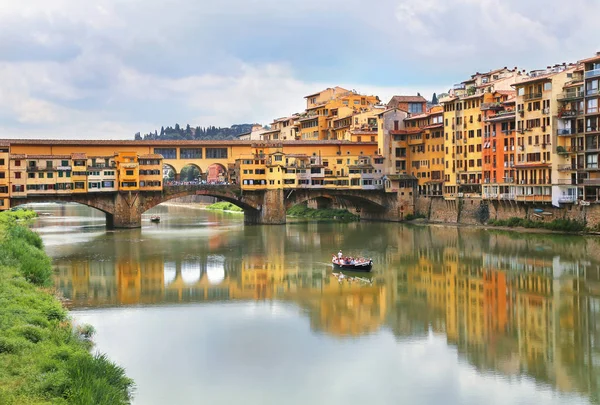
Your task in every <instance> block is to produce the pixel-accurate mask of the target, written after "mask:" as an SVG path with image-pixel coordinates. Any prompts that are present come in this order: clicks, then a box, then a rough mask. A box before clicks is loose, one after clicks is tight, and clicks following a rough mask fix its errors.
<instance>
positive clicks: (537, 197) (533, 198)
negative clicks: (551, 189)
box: [516, 194, 552, 202]
mask: <svg viewBox="0 0 600 405" xmlns="http://www.w3.org/2000/svg"><path fill="white" fill-rule="evenodd" d="M516 197H517V198H516V200H517V201H523V202H552V196H551V195H543V194H530V195H517V196H516Z"/></svg>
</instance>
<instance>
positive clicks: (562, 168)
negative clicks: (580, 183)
mask: <svg viewBox="0 0 600 405" xmlns="http://www.w3.org/2000/svg"><path fill="white" fill-rule="evenodd" d="M557 169H558V171H559V172H573V171H576V170H581V169H583V165H559V166H558V167H557Z"/></svg>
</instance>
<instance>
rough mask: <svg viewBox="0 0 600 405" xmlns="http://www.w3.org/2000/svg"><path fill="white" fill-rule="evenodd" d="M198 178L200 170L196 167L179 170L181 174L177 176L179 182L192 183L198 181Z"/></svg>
mask: <svg viewBox="0 0 600 405" xmlns="http://www.w3.org/2000/svg"><path fill="white" fill-rule="evenodd" d="M198 177H200V170H199V169H198V168H197V167H196V166H191V165H190V166H186V167H184V168H183V169H181V173H180V175H179V180H180V181H194V180H198Z"/></svg>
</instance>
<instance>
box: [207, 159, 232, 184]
mask: <svg viewBox="0 0 600 405" xmlns="http://www.w3.org/2000/svg"><path fill="white" fill-rule="evenodd" d="M205 180H206V181H207V182H209V183H212V182H221V181H227V168H226V167H225V166H223V165H222V164H221V163H212V164H211V165H210V166H208V168H207V169H206V179H205Z"/></svg>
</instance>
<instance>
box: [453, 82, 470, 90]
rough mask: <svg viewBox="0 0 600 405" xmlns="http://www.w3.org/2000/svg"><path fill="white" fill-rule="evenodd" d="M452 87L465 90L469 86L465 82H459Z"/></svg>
mask: <svg viewBox="0 0 600 405" xmlns="http://www.w3.org/2000/svg"><path fill="white" fill-rule="evenodd" d="M452 87H453V88H454V90H464V89H466V87H467V86H466V85H465V84H464V83H459V84H455V85H454V86H452Z"/></svg>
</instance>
